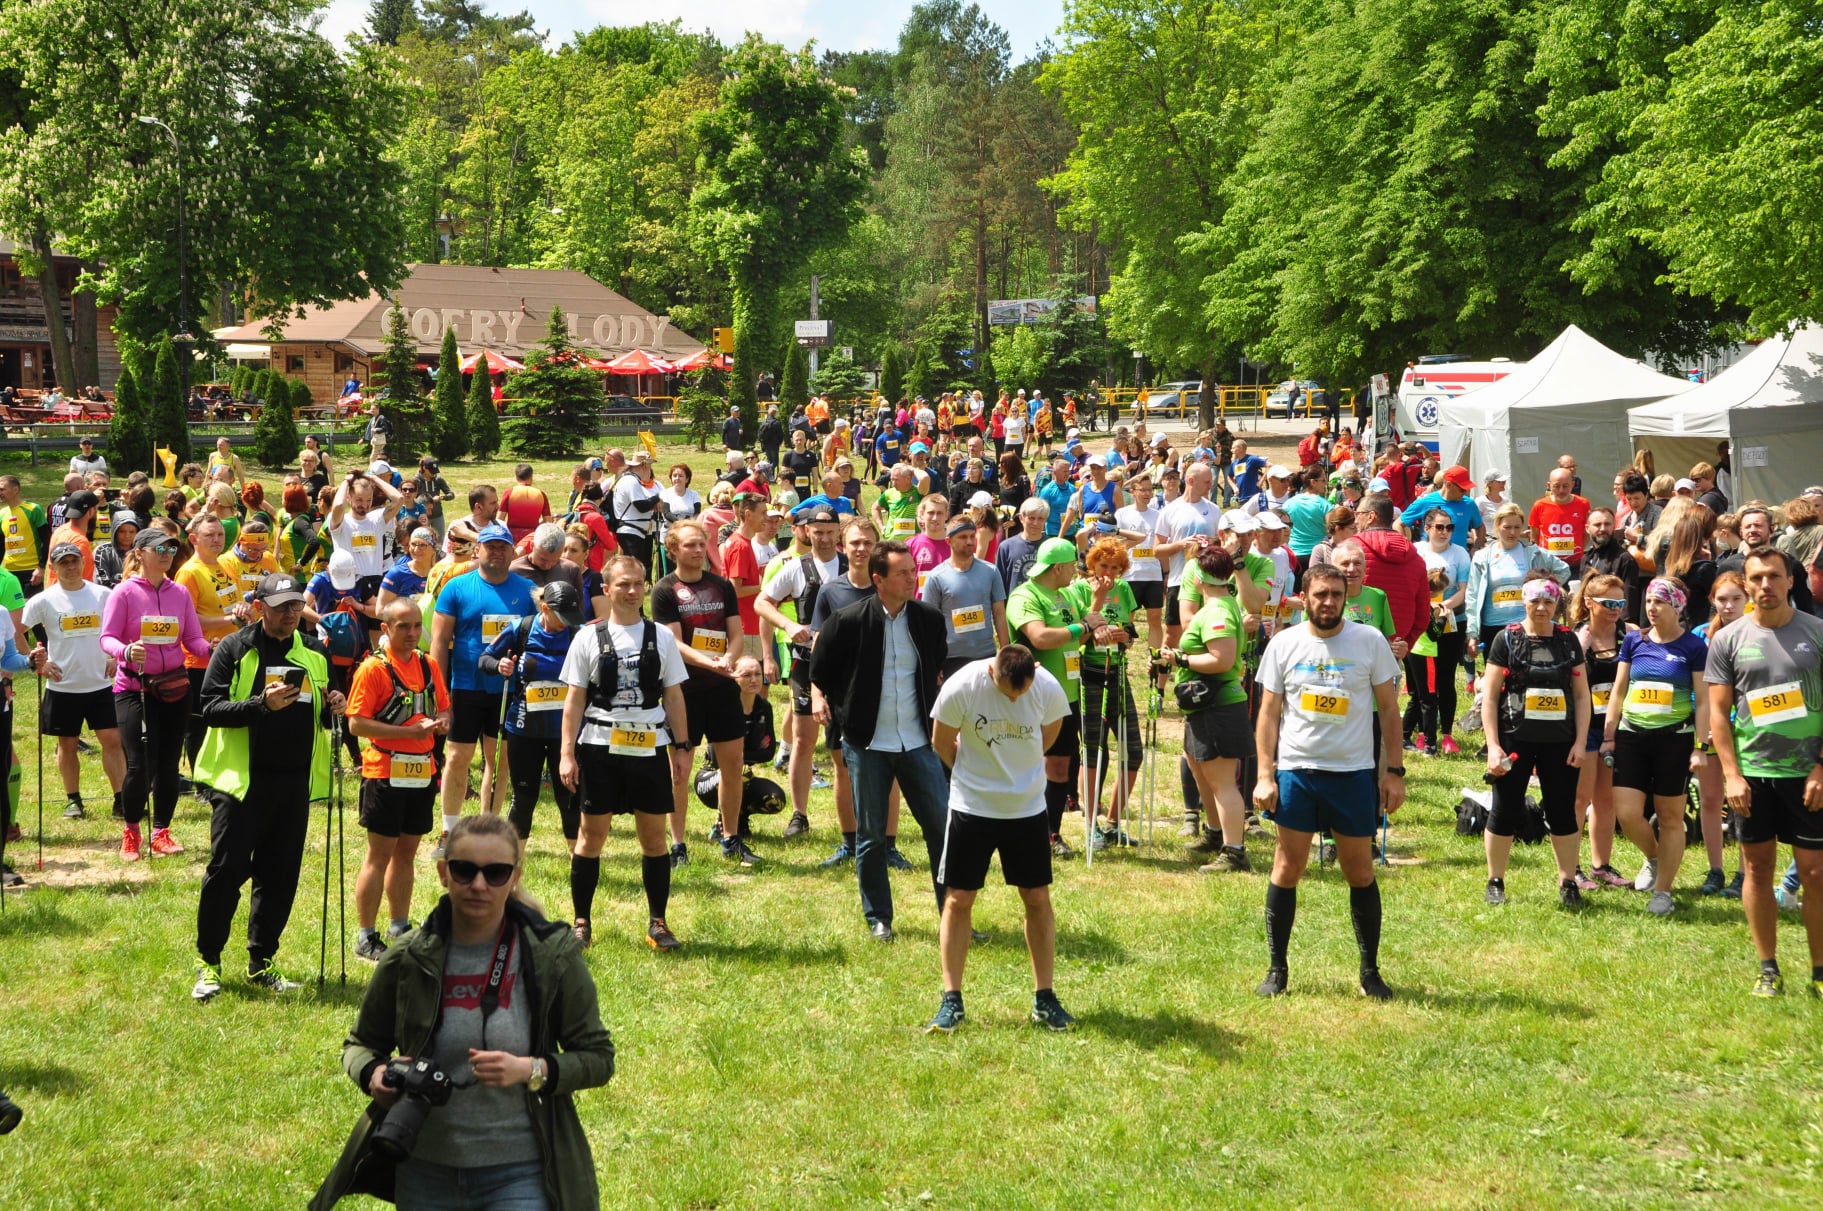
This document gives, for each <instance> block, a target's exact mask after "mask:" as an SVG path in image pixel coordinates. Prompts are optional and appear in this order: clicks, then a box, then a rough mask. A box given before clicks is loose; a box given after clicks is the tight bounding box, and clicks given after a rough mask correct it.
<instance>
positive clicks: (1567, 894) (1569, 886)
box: [1557, 879, 1582, 910]
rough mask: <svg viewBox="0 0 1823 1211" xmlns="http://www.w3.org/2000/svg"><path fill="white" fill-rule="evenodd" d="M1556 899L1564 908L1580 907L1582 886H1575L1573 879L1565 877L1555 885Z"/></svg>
mask: <svg viewBox="0 0 1823 1211" xmlns="http://www.w3.org/2000/svg"><path fill="white" fill-rule="evenodd" d="M1557 900H1558V903H1560V904H1562V905H1563V906H1564V907H1565V908H1568V909H1571V910H1574V909H1578V908H1581V907H1582V888H1580V887H1578V886H1576V880H1575V879H1565V880H1564V881H1563V882H1561V883H1559V884H1558V885H1557Z"/></svg>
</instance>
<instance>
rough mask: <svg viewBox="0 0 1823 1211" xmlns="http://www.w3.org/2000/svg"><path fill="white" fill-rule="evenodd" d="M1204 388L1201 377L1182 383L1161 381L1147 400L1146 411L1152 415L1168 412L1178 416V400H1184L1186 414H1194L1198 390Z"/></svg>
mask: <svg viewBox="0 0 1823 1211" xmlns="http://www.w3.org/2000/svg"><path fill="white" fill-rule="evenodd" d="M1202 389H1203V384H1202V380H1201V379H1193V380H1191V381H1189V382H1182V383H1161V384H1159V385H1158V386H1156V387H1154V388H1152V392H1151V395H1150V396H1149V397H1148V398H1147V400H1146V412H1147V413H1148V414H1151V415H1162V414H1164V413H1167V412H1168V413H1170V414H1171V415H1172V416H1176V415H1177V410H1178V401H1179V400H1182V401H1183V409H1184V414H1185V415H1186V416H1191V415H1194V414H1195V412H1196V402H1197V401H1196V396H1197V392H1199V391H1201V390H1202Z"/></svg>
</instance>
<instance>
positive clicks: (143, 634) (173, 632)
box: [139, 614, 178, 643]
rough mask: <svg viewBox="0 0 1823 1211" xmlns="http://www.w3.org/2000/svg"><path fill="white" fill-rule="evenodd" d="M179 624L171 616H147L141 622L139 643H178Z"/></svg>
mask: <svg viewBox="0 0 1823 1211" xmlns="http://www.w3.org/2000/svg"><path fill="white" fill-rule="evenodd" d="M177 639H178V622H177V619H176V618H175V617H174V616H172V615H170V614H147V615H146V616H145V617H143V618H141V619H140V620H139V642H141V643H176V642H177Z"/></svg>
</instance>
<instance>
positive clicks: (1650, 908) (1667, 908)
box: [1646, 891, 1677, 917]
mask: <svg viewBox="0 0 1823 1211" xmlns="http://www.w3.org/2000/svg"><path fill="white" fill-rule="evenodd" d="M1676 907H1677V904H1676V903H1675V902H1674V901H1673V900H1672V899H1671V893H1670V892H1668V891H1655V892H1653V893H1652V898H1651V899H1650V900H1648V901H1646V911H1647V912H1649V913H1651V914H1653V915H1654V916H1659V917H1668V916H1670V915H1671V911H1672V910H1673V909H1675V908H1676Z"/></svg>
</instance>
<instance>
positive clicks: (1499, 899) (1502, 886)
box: [1486, 879, 1507, 905]
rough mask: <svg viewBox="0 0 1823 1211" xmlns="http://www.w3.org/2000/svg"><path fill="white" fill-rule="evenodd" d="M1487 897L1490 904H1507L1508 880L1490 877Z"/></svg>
mask: <svg viewBox="0 0 1823 1211" xmlns="http://www.w3.org/2000/svg"><path fill="white" fill-rule="evenodd" d="M1486 898H1487V902H1488V903H1489V904H1494V905H1500V904H1505V903H1506V902H1507V885H1506V881H1505V880H1503V879H1489V880H1488V889H1487V897H1486Z"/></svg>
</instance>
